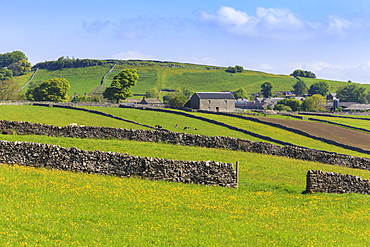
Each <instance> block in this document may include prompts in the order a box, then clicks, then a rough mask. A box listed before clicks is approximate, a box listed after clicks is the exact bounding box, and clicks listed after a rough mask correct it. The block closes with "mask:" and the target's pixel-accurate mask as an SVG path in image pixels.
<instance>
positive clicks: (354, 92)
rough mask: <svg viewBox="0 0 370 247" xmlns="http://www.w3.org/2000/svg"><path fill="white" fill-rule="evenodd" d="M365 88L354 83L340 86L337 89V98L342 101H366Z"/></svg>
mask: <svg viewBox="0 0 370 247" xmlns="http://www.w3.org/2000/svg"><path fill="white" fill-rule="evenodd" d="M365 90H366V88H364V87H360V86H359V85H356V84H350V85H346V86H343V87H340V88H339V89H338V91H337V98H338V99H339V100H340V101H343V102H357V103H362V104H363V103H366V93H365Z"/></svg>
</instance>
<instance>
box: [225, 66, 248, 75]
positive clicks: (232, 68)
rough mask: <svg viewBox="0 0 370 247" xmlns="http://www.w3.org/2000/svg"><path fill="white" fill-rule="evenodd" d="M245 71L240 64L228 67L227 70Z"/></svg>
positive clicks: (234, 71)
mask: <svg viewBox="0 0 370 247" xmlns="http://www.w3.org/2000/svg"><path fill="white" fill-rule="evenodd" d="M243 71H244V68H243V67H242V66H240V65H235V67H232V66H229V67H227V69H226V72H229V73H242V72H243Z"/></svg>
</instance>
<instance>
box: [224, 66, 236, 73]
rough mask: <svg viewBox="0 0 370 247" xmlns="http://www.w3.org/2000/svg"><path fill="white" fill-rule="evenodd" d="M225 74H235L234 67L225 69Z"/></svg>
mask: <svg viewBox="0 0 370 247" xmlns="http://www.w3.org/2000/svg"><path fill="white" fill-rule="evenodd" d="M226 72H229V73H235V72H236V70H235V67H231V66H229V67H227V69H226Z"/></svg>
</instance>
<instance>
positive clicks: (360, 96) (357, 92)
mask: <svg viewBox="0 0 370 247" xmlns="http://www.w3.org/2000/svg"><path fill="white" fill-rule="evenodd" d="M365 91H366V88H364V87H361V86H359V85H357V84H348V85H344V86H342V87H339V88H338V89H337V95H336V97H337V98H338V99H339V100H340V101H342V102H357V103H361V104H364V103H366V102H370V92H369V93H368V94H366V93H365ZM293 92H294V94H295V95H297V96H301V95H306V94H309V95H315V94H320V95H322V96H327V95H328V93H329V84H328V83H327V82H324V81H320V82H316V83H313V84H312V85H311V86H310V88H307V86H306V84H305V83H304V81H302V80H300V79H298V80H297V82H296V83H295V84H294V85H293Z"/></svg>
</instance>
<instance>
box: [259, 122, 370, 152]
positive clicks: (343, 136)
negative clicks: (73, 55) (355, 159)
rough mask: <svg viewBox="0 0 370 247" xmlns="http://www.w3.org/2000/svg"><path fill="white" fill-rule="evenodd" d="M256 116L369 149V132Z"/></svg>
mask: <svg viewBox="0 0 370 247" xmlns="http://www.w3.org/2000/svg"><path fill="white" fill-rule="evenodd" d="M257 118H258V119H260V120H263V121H268V122H273V123H278V124H282V125H285V126H287V127H291V128H294V129H299V130H302V131H305V132H307V133H309V134H311V135H315V136H319V137H323V138H326V139H329V140H333V141H337V142H340V143H343V144H347V145H351V146H354V147H359V148H363V149H366V150H370V134H367V133H364V132H360V131H355V130H350V129H346V128H342V127H338V126H334V125H329V124H324V123H317V122H309V121H300V120H290V119H279V118H269V117H257Z"/></svg>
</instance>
